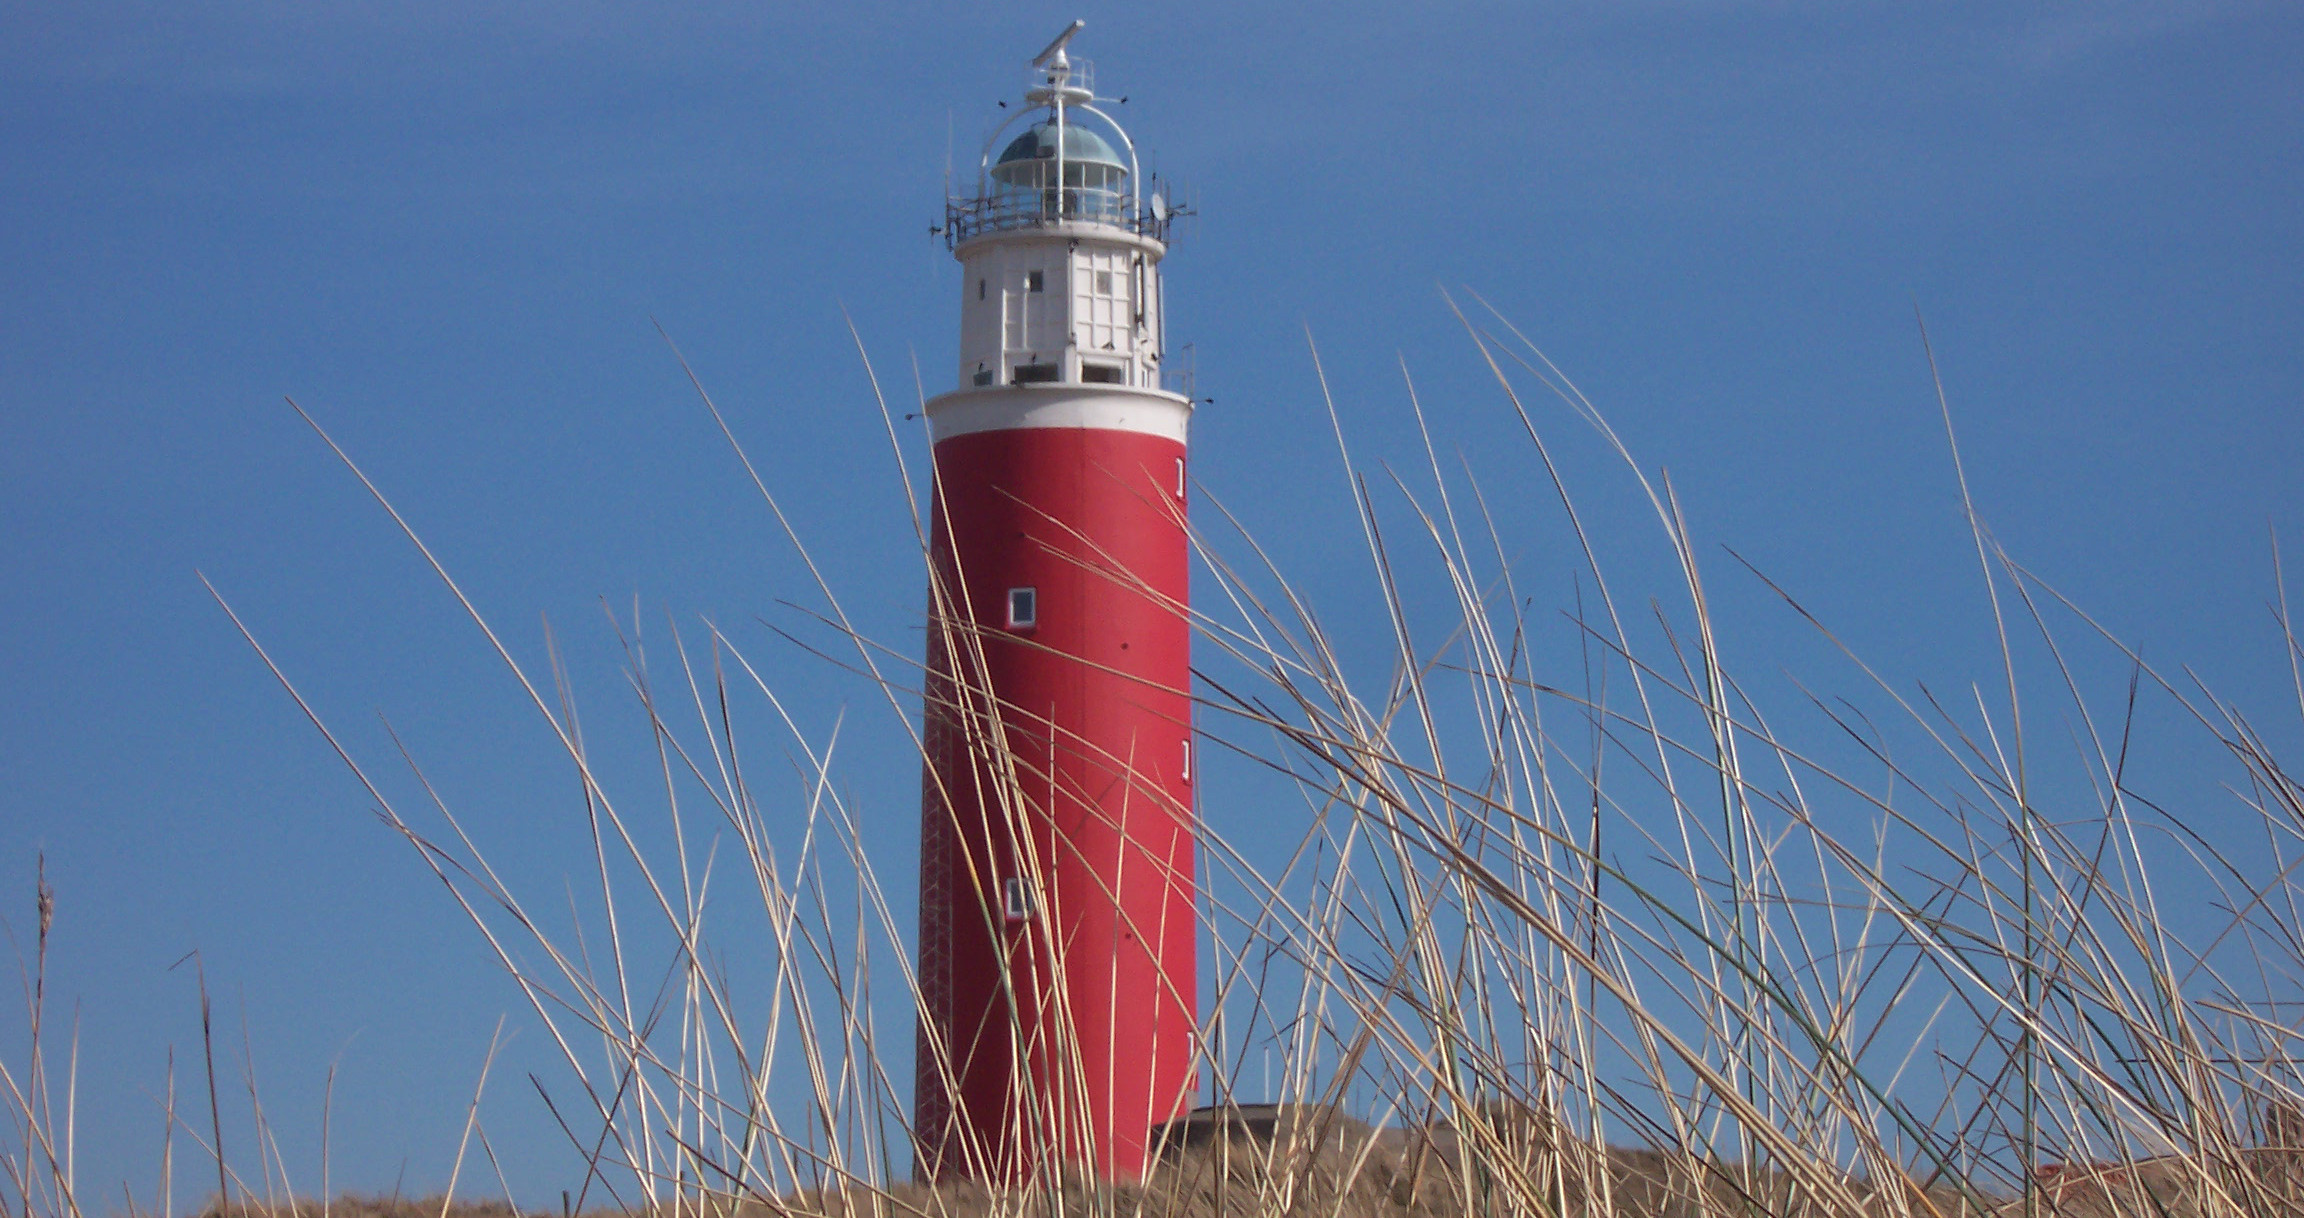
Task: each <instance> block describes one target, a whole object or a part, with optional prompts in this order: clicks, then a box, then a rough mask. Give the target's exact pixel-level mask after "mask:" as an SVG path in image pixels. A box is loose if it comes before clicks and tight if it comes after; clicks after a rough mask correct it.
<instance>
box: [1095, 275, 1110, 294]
mask: <svg viewBox="0 0 2304 1218" xmlns="http://www.w3.org/2000/svg"><path fill="white" fill-rule="evenodd" d="M1096 294H1097V295H1099V296H1110V295H1111V294H1112V272H1110V271H1098V272H1096Z"/></svg>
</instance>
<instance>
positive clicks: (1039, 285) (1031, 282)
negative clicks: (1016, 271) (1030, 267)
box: [1024, 271, 1048, 292]
mask: <svg viewBox="0 0 2304 1218" xmlns="http://www.w3.org/2000/svg"><path fill="white" fill-rule="evenodd" d="M1024 290H1025V291H1027V292H1045V291H1047V290H1048V281H1047V279H1045V278H1043V277H1042V276H1041V273H1040V272H1038V271H1026V272H1024Z"/></svg>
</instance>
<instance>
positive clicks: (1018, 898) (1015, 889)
mask: <svg viewBox="0 0 2304 1218" xmlns="http://www.w3.org/2000/svg"><path fill="white" fill-rule="evenodd" d="M1037 905H1038V902H1036V901H1034V900H1033V899H1032V882H1031V881H1030V880H1027V879H1025V878H1024V877H1023V876H1020V875H1012V876H1009V877H1008V878H1007V879H1006V880H1005V881H1003V882H1002V883H1001V885H1000V912H1001V914H1003V915H1004V916H1006V917H1007V919H1008V920H1009V921H1010V922H1029V921H1031V920H1032V915H1033V914H1034V913H1036V912H1038V910H1037V908H1036V906H1037Z"/></svg>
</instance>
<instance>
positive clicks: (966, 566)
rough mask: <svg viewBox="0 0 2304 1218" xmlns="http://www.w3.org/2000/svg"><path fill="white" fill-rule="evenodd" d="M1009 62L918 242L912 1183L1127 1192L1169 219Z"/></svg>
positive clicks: (1164, 796) (1152, 878)
mask: <svg viewBox="0 0 2304 1218" xmlns="http://www.w3.org/2000/svg"><path fill="white" fill-rule="evenodd" d="M1082 24H1083V23H1081V22H1074V23H1073V24H1072V26H1071V28H1070V29H1067V30H1066V31H1065V32H1064V33H1063V34H1061V35H1059V36H1058V37H1057V39H1056V40H1055V41H1054V42H1053V43H1051V44H1049V46H1048V48H1047V49H1046V50H1045V51H1043V52H1041V54H1040V55H1039V56H1038V57H1037V58H1036V59H1035V60H1033V63H1032V76H1031V85H1030V88H1029V89H1028V90H1027V91H1026V93H1025V95H1024V105H1023V106H1022V107H1017V108H1010V111H1009V113H1008V115H1007V116H1006V121H1004V122H1003V123H1001V124H1000V126H999V127H998V128H996V129H995V130H994V132H993V134H992V136H991V137H990V138H989V139H988V140H987V141H986V142H985V145H984V152H983V156H982V158H981V160H980V162H979V166H978V173H977V181H976V186H975V189H974V191H973V193H971V194H965V195H960V196H956V197H953V198H950V199H948V200H947V205H946V211H945V223H944V224H943V226H942V228H941V231H942V235H943V236H944V238H945V240H946V241H947V242H948V243H949V245H950V248H951V251H952V254H953V257H954V258H955V259H957V260H958V262H959V263H960V268H961V276H960V360H959V369H958V372H959V375H958V387H957V388H956V389H954V390H953V391H952V392H949V393H945V394H942V395H940V396H937V397H935V398H933V399H931V400H930V401H929V402H928V403H927V407H926V410H927V417H928V425H929V430H930V434H931V437H932V440H933V444H934V460H933V468H934V483H935V485H934V491H933V495H932V498H931V507H930V515H931V522H930V538H929V556H930V562H929V569H930V587H929V611H928V645H927V659H926V665H927V667H926V678H925V681H924V688H925V697H924V700H925V714H924V731H923V745H924V752H925V758H924V760H925V765H924V780H923V783H922V787H923V790H922V798H921V817H920V824H921V861H920V940H919V951H920V956H919V971H918V984H919V994H920V1023H919V1044H918V1057H917V1073H916V1088H915V1093H914V1108H915V1118H916V1123H915V1128H914V1138H915V1144H916V1149H917V1154H918V1159H917V1164H918V1166H917V1172H918V1174H920V1175H921V1176H923V1177H924V1178H928V1179H951V1178H968V1179H975V1180H981V1181H987V1182H991V1183H996V1184H1014V1183H1021V1182H1025V1181H1028V1180H1031V1179H1034V1178H1036V1177H1037V1176H1038V1175H1039V1174H1040V1173H1042V1172H1043V1171H1047V1170H1053V1169H1080V1170H1086V1171H1090V1172H1093V1173H1094V1174H1096V1175H1099V1176H1102V1177H1105V1178H1127V1177H1132V1176H1137V1175H1140V1174H1141V1173H1142V1172H1143V1170H1144V1168H1145V1165H1146V1157H1147V1153H1148V1149H1149V1144H1150V1140H1151V1132H1152V1130H1153V1129H1154V1127H1156V1126H1159V1125H1161V1124H1163V1123H1165V1122H1168V1121H1170V1120H1173V1119H1175V1118H1176V1117H1178V1116H1180V1115H1182V1114H1183V1112H1184V1111H1185V1109H1186V1108H1187V1107H1188V1106H1189V1103H1190V1098H1191V1095H1192V1092H1193V1086H1194V1077H1193V1063H1194V1061H1195V1055H1196V1052H1197V1050H1198V1049H1199V1047H1200V1046H1199V1043H1198V1025H1197V1018H1196V1015H1197V1009H1198V999H1197V993H1196V984H1197V980H1196V979H1197V969H1196V967H1195V942H1196V932H1197V929H1198V924H1197V920H1196V918H1195V916H1194V892H1195V885H1194V878H1193V855H1194V825H1195V816H1194V799H1193V782H1194V778H1195V773H1194V764H1193V756H1192V745H1193V739H1192V710H1191V701H1190V696H1189V690H1190V684H1191V657H1190V648H1191V628H1190V623H1189V621H1188V619H1187V613H1188V609H1189V600H1188V596H1189V590H1188V581H1189V548H1188V543H1187V535H1186V529H1185V501H1186V471H1187V467H1186V443H1185V442H1186V430H1187V426H1188V424H1189V423H1190V421H1191V415H1192V401H1191V399H1190V398H1189V397H1187V396H1184V395H1181V394H1177V393H1173V392H1169V391H1167V390H1165V389H1163V388H1162V387H1161V357H1162V354H1163V351H1164V349H1165V340H1166V334H1165V332H1164V327H1163V324H1162V323H1163V308H1162V296H1161V288H1160V269H1159V268H1160V260H1161V258H1162V257H1163V256H1165V255H1166V254H1167V252H1168V239H1169V234H1170V228H1171V225H1172V223H1173V220H1174V218H1175V213H1174V211H1173V209H1172V208H1171V207H1170V206H1169V205H1168V204H1167V202H1166V201H1165V200H1164V198H1163V196H1162V194H1161V192H1160V191H1159V190H1158V189H1157V187H1156V186H1155V185H1153V184H1149V183H1147V182H1146V180H1145V176H1144V173H1143V170H1142V167H1141V166H1140V165H1139V163H1138V160H1137V155H1136V148H1135V145H1134V143H1133V142H1132V141H1131V140H1130V139H1129V137H1128V133H1127V132H1126V131H1125V130H1123V129H1122V128H1121V127H1120V125H1119V124H1118V123H1117V122H1115V121H1114V120H1113V119H1112V117H1111V116H1110V114H1109V113H1108V109H1109V108H1110V106H1111V103H1110V102H1109V101H1108V100H1107V99H1104V98H1099V97H1097V96H1096V92H1095V85H1094V78H1093V74H1092V72H1091V70H1090V67H1089V65H1088V64H1087V63H1085V62H1082V61H1079V60H1075V59H1072V58H1071V56H1070V44H1071V41H1072V38H1073V36H1074V35H1075V34H1077V33H1078V32H1079V31H1080V28H1081V25H1082Z"/></svg>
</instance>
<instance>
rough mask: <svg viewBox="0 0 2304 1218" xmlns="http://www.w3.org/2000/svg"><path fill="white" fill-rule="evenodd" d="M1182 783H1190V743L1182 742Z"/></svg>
mask: <svg viewBox="0 0 2304 1218" xmlns="http://www.w3.org/2000/svg"><path fill="white" fill-rule="evenodd" d="M1184 781H1186V782H1190V781H1192V742H1191V741H1189V740H1187V741H1185V742H1184Z"/></svg>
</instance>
